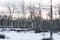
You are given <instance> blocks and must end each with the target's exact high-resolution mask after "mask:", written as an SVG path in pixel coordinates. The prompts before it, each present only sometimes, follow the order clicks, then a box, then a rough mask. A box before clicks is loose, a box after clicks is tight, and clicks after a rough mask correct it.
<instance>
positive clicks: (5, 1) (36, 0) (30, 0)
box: [0, 0, 60, 5]
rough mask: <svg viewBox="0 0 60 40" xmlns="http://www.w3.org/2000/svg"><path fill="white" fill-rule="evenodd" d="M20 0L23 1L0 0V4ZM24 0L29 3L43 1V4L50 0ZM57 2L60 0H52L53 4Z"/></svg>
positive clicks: (14, 0) (15, 0) (13, 0)
mask: <svg viewBox="0 0 60 40" xmlns="http://www.w3.org/2000/svg"><path fill="white" fill-rule="evenodd" d="M20 1H23V0H0V5H1V4H5V3H8V2H9V3H19V2H20ZM24 1H25V3H29V2H36V3H37V2H41V3H44V4H46V3H48V2H49V1H50V0H24ZM58 2H60V0H53V3H54V4H55V3H58Z"/></svg>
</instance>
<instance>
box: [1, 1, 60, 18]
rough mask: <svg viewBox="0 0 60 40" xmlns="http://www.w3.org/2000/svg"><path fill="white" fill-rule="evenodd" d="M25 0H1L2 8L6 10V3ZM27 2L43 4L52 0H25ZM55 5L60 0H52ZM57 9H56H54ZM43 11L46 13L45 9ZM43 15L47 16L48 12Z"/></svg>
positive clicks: (16, 2)
mask: <svg viewBox="0 0 60 40" xmlns="http://www.w3.org/2000/svg"><path fill="white" fill-rule="evenodd" d="M22 1H23V0H0V10H4V9H5V8H4V7H3V6H4V5H5V4H6V3H13V4H19V3H20V2H22ZM24 1H25V4H29V3H30V2H31V3H32V4H35V3H36V4H37V3H39V2H40V3H41V4H46V5H47V4H49V2H50V0H24ZM52 2H53V5H57V4H58V3H60V0H52ZM54 11H55V10H54ZM43 13H45V11H43ZM43 17H44V18H46V14H43Z"/></svg>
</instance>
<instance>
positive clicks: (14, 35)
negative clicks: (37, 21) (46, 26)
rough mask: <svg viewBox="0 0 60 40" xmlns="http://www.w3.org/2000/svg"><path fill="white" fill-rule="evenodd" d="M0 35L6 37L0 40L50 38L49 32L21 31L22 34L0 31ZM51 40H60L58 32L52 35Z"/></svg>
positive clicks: (38, 39)
mask: <svg viewBox="0 0 60 40" xmlns="http://www.w3.org/2000/svg"><path fill="white" fill-rule="evenodd" d="M0 34H4V35H6V39H0V40H41V39H42V38H44V34H45V38H48V37H50V35H49V34H50V33H49V32H42V33H34V31H23V32H16V31H0ZM7 37H8V38H7ZM53 39H54V40H60V32H58V33H54V34H53Z"/></svg>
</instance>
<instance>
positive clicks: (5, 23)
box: [0, 15, 60, 30]
mask: <svg viewBox="0 0 60 40" xmlns="http://www.w3.org/2000/svg"><path fill="white" fill-rule="evenodd" d="M52 23H53V24H52ZM52 23H51V21H50V20H44V19H40V17H35V19H33V20H32V21H31V20H29V19H27V20H24V19H15V20H12V17H10V16H7V15H4V16H1V15H0V28H24V29H26V28H30V29H42V30H50V28H52V29H53V30H60V19H55V20H53V21H52ZM51 25H52V26H53V27H52V26H51Z"/></svg>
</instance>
